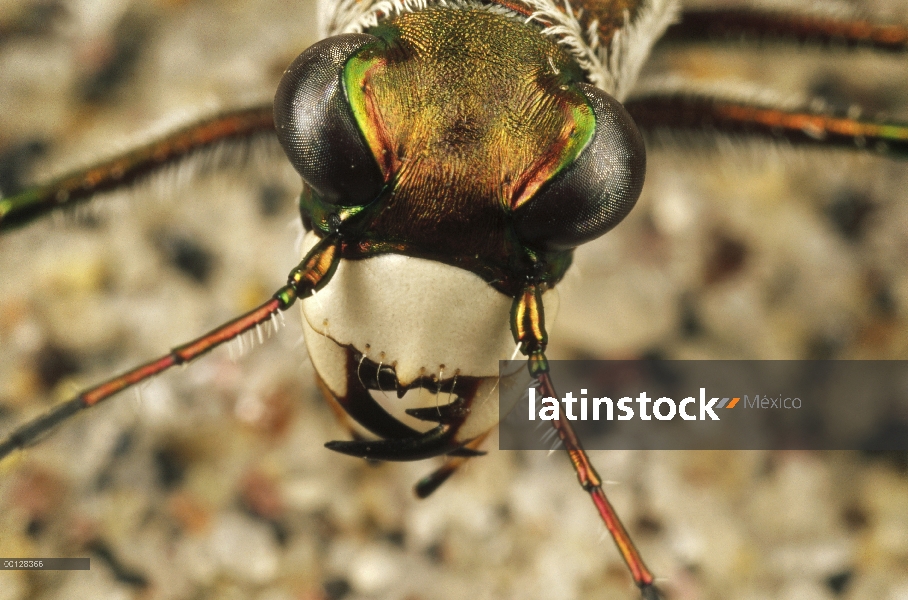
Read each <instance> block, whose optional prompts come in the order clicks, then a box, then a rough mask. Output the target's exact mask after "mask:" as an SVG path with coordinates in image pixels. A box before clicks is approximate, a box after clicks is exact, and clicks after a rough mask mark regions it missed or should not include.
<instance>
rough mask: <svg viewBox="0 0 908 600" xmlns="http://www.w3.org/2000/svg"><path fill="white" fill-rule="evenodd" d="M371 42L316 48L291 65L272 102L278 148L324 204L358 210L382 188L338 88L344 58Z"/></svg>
mask: <svg viewBox="0 0 908 600" xmlns="http://www.w3.org/2000/svg"><path fill="white" fill-rule="evenodd" d="M377 40H378V38H376V37H374V36H371V35H367V34H362V33H351V34H346V35H338V36H335V37H331V38H328V39H326V40H322V41H321V42H318V43H317V44H315V45H313V46H311V47H309V49H308V50H306V51H305V52H303V53H302V54H300V55H299V56H298V57H297V58H296V60H294V61H293V64H291V65H290V67H289V68H288V69H287V71H286V72H285V73H284V76H283V78H282V79H281V83H280V85H278V88H277V94H275V96H274V124H275V129H277V137H278V139H279V140H280V142H281V146H283V148H284V152H285V153H286V154H287V157H288V158H289V159H290V162H291V163H292V164H293V167H294V168H295V169H296V170H297V172H299V174H300V175H302V177H303V179H304V180H305V181H306V183H308V184H309V185H310V186H311V187H312V188H313V189H314V190H315V191H316V193H318V195H319V196H320V198H321V199H322V200H323V201H325V202H330V203H332V204H337V205H340V206H362V205H364V204H367V203H369V202H370V201H371V200H373V199H374V198H375V197H376V196H377V195H378V193H379V191H380V190H381V188H382V186H383V185H384V180H383V178H382V174H381V171H380V170H379V168H378V164H377V163H376V162H375V158H374V157H373V156H372V152H371V151H370V150H369V147H368V146H367V145H366V140H365V139H364V138H363V135H362V133H361V132H360V130H359V127H358V126H357V124H356V120H355V119H354V118H353V112H352V111H351V110H350V105H349V104H348V102H347V97H346V94H345V93H344V86H343V84H342V83H341V77H342V73H343V70H344V65H345V64H346V63H347V61H348V60H349V59H350V57H351V56H353V54H355V53H356V51H357V50H359V49H360V48H362V47H363V46H364V45H366V44H371V43H373V42H376V41H377Z"/></svg>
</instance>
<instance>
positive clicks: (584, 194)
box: [514, 84, 646, 250]
mask: <svg viewBox="0 0 908 600" xmlns="http://www.w3.org/2000/svg"><path fill="white" fill-rule="evenodd" d="M578 87H579V88H580V90H581V91H582V92H583V94H584V95H585V96H586V98H587V100H588V101H589V103H590V106H591V107H592V109H593V113H594V114H595V117H596V131H595V133H594V135H593V138H592V139H591V140H590V142H589V143H588V144H587V146H586V148H584V149H583V151H582V152H581V153H580V155H579V156H578V157H577V158H576V160H574V163H573V164H572V165H570V166H569V167H567V168H565V169H564V170H563V171H561V172H560V173H558V174H557V175H556V176H555V178H554V179H552V180H551V181H549V182H548V183H547V184H545V185H544V186H543V187H542V188H540V190H539V191H538V192H537V193H536V194H535V195H534V196H533V197H532V198H530V199H529V200H528V201H527V202H526V203H525V204H523V205H522V206H520V207H518V208H517V209H516V210H515V211H514V228H515V230H516V231H517V234H518V235H519V236H520V239H522V240H523V241H524V242H525V243H527V244H529V245H531V246H535V247H537V248H542V249H545V250H566V249H568V248H574V247H576V246H579V245H580V244H583V243H585V242H588V241H590V240H592V239H595V238H597V237H599V236H600V235H602V234H603V233H605V232H607V231H608V230H609V229H611V228H612V227H614V226H615V225H617V224H618V223H620V222H621V220H622V219H623V218H624V217H626V216H627V214H628V213H629V212H630V211H631V209H632V208H633V207H634V204H635V203H636V202H637V198H638V197H639V196H640V191H641V190H642V189H643V179H644V176H645V174H646V150H645V148H644V146H643V138H642V137H641V135H640V132H639V131H638V130H637V126H636V124H635V123H634V121H633V119H631V116H630V115H629V114H628V113H627V111H626V110H624V107H623V106H622V105H621V103H620V102H618V101H617V100H615V99H614V98H612V97H611V96H609V95H608V94H606V93H605V92H603V91H602V90H599V89H598V88H595V87H593V86H591V85H587V84H578Z"/></svg>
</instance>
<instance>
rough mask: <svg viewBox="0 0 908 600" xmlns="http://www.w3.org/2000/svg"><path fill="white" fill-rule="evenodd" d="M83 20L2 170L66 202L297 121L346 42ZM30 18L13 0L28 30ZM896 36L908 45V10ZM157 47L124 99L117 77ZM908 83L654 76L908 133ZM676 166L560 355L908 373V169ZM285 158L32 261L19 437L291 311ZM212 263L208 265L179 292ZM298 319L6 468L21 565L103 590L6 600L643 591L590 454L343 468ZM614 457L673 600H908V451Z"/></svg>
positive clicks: (653, 181) (39, 583) (197, 183)
mask: <svg viewBox="0 0 908 600" xmlns="http://www.w3.org/2000/svg"><path fill="white" fill-rule="evenodd" d="M70 5H71V8H70V17H69V18H65V17H64V18H62V19H61V20H60V21H59V22H58V24H57V25H55V26H54V27H53V28H51V31H49V32H48V33H46V34H44V35H39V36H27V37H21V38H15V39H11V40H7V41H6V42H5V43H3V44H2V46H0V106H2V112H0V147H3V148H12V147H13V146H14V145H16V144H19V145H20V146H21V147H27V145H28V143H29V142H33V141H44V142H45V143H46V144H47V146H46V152H45V154H44V155H43V157H42V158H41V159H40V160H39V161H38V162H37V163H36V164H35V165H34V168H33V169H31V175H32V177H33V178H35V179H38V180H40V179H42V178H44V177H48V176H50V175H52V174H55V173H60V172H61V171H65V170H66V169H67V168H68V167H70V166H72V165H78V164H85V163H86V162H87V161H91V160H93V159H96V158H98V157H101V156H104V155H109V154H111V153H114V152H116V151H117V149H122V148H127V147H129V145H130V143H132V142H134V141H137V140H138V141H141V140H145V139H148V135H149V134H148V133H147V132H148V131H161V130H164V129H166V128H167V124H168V123H171V124H172V123H174V122H184V121H186V120H190V119H191V118H192V116H193V115H200V114H208V113H210V112H212V111H213V110H216V109H217V108H219V107H229V106H235V105H238V104H243V103H247V102H250V101H254V100H257V99H263V98H265V99H267V98H268V97H269V96H270V94H272V93H273V89H274V88H275V86H276V82H277V78H278V77H279V75H280V73H281V71H282V70H283V68H284V67H285V66H286V65H287V64H289V62H290V61H291V60H292V59H293V58H294V56H295V55H296V54H298V53H299V52H300V51H301V50H303V49H304V48H305V47H307V46H308V45H309V44H310V43H312V42H314V41H315V40H316V39H317V38H316V35H315V31H314V15H313V12H312V7H311V6H309V5H308V3H304V2H299V3H297V2H282V1H277V0H274V1H269V0H257V1H251V2H240V1H238V0H237V1H228V0H222V1H180V0H158V1H156V2H146V3H141V2H133V3H127V2H114V1H103V2H102V1H94V2H88V1H85V2H72V3H70ZM16 9H17V3H15V2H12V1H9V2H2V3H0V16H3V17H4V18H6V15H9V14H12V13H14V12H15V10H16ZM874 10H877V11H878V12H879V14H882V15H888V16H890V17H891V18H893V19H895V20H900V21H903V22H904V21H908V8H906V7H905V6H904V5H903V3H897V2H892V3H888V4H885V3H884V4H880V6H878V7H876V8H875V9H874ZM130 52H133V53H134V56H135V59H134V60H133V61H129V60H126V61H124V64H131V66H130V67H129V68H127V69H126V70H125V71H123V72H121V73H120V74H119V76H117V77H111V78H110V79H111V81H112V82H113V83H111V84H110V85H105V84H104V83H103V82H104V78H102V77H99V76H98V74H99V73H102V72H104V65H105V64H110V63H109V61H110V58H111V57H112V56H113V57H117V56H119V57H120V58H121V59H122V58H123V57H124V56H126V57H128V56H129V53H130ZM124 53H125V54H124ZM117 64H119V63H117ZM906 70H908V59H906V58H905V57H887V56H878V55H874V54H872V53H866V52H862V53H856V54H847V53H829V52H823V51H820V50H809V51H801V50H798V49H796V48H793V47H782V48H773V49H769V48H764V49H760V50H757V49H754V48H747V49H744V50H739V49H735V48H728V47H725V48H723V49H722V50H721V51H714V50H713V49H709V48H698V49H690V50H686V51H684V52H676V53H667V52H666V53H661V54H659V55H657V56H656V57H654V59H653V61H652V65H651V68H650V69H649V72H650V73H666V72H670V73H674V74H678V75H682V76H686V77H691V78H695V79H698V80H703V81H705V80H712V79H727V78H734V79H735V80H738V81H750V82H754V83H755V84H756V85H757V86H758V87H771V88H774V89H777V90H779V91H780V92H781V93H782V94H783V95H788V94H806V93H815V94H822V95H824V97H826V98H827V99H828V100H829V101H830V102H832V103H842V102H844V103H845V104H844V106H848V105H849V104H850V103H851V102H860V103H862V104H863V105H864V106H866V107H867V108H869V109H876V110H883V111H887V112H888V113H889V114H890V115H893V116H897V117H900V118H901V119H902V120H908V93H906V92H908V89H906V86H908V81H906V78H905V76H904V74H905V72H906ZM91 82H94V83H91ZM162 123H163V125H162ZM651 141H652V140H651ZM23 144H24V146H23ZM651 148H652V151H651V152H650V155H649V171H648V180H647V185H646V189H645V190H644V194H643V197H642V198H641V200H640V203H639V206H638V208H637V209H636V210H635V212H634V213H633V214H632V215H631V217H629V218H628V220H627V222H626V223H625V224H623V225H622V226H621V227H619V228H618V229H617V230H615V231H614V232H612V233H610V234H609V235H607V236H605V237H604V238H602V239H600V240H598V241H596V242H594V243H591V244H589V245H588V246H585V247H583V248H582V249H581V250H580V251H578V253H577V259H576V266H575V268H573V269H572V271H571V273H570V275H569V276H568V278H567V279H566V280H565V281H564V282H563V285H562V286H560V287H561V289H562V296H561V298H562V311H561V314H560V315H559V317H558V320H557V322H556V324H555V325H554V326H552V327H551V328H550V332H551V334H552V347H551V354H552V356H553V357H560V358H571V357H633V356H639V355H641V354H642V353H644V352H659V353H661V354H663V355H665V356H669V357H678V358H694V357H696V358H756V359H761V358H802V357H835V358H859V357H860V358H900V359H904V358H906V355H908V335H906V334H908V272H906V270H905V268H904V265H905V264H906V261H908V191H906V190H908V164H906V163H905V162H897V161H892V160H887V159H880V158H877V157H874V156H868V155H856V154H851V153H847V152H832V153H828V152H804V151H793V150H791V149H786V148H778V147H775V146H770V145H766V144H740V143H727V142H724V141H723V142H711V143H707V144H706V145H705V146H699V147H696V148H694V149H691V148H689V147H684V148H680V149H679V148H677V147H668V148H657V147H656V145H655V144H651ZM260 150H263V152H260V153H258V154H259V155H261V157H260V158H257V159H255V160H254V161H253V162H252V163H251V164H250V166H249V167H248V168H245V169H239V170H238V169H228V170H226V171H218V172H214V173H201V174H198V175H197V176H196V177H194V178H188V179H190V180H191V181H189V182H188V183H186V182H181V180H182V179H184V177H183V176H182V175H183V173H184V172H180V173H177V174H175V175H174V176H172V177H169V178H163V180H158V181H157V182H156V183H153V184H151V185H146V186H141V187H140V189H139V190H137V191H134V192H132V193H130V194H128V195H126V197H123V198H121V197H114V198H110V199H108V200H106V201H104V202H103V203H102V204H103V206H102V207H101V208H99V209H98V210H96V211H88V212H84V213H79V215H78V216H77V218H70V219H63V220H60V219H57V220H52V222H45V223H40V224H37V225H35V226H33V227H30V228H28V229H26V230H23V231H20V232H16V233H13V234H10V235H7V236H4V237H3V238H0V429H3V428H7V427H10V426H12V424H14V423H18V422H21V421H22V420H23V419H26V418H28V417H30V416H34V415H36V414H39V413H41V412H43V411H44V410H46V408H47V407H48V406H50V405H51V404H52V403H53V402H54V401H56V400H60V399H63V398H65V397H68V396H69V395H71V394H72V393H73V392H74V391H76V390H78V389H79V388H81V387H82V386H84V385H87V384H89V383H92V382H95V381H97V380H99V379H102V378H104V377H105V376H108V375H110V374H112V373H114V372H116V371H118V370H121V369H124V368H126V367H128V366H130V365H133V364H136V363H137V362H139V361H142V360H145V359H148V358H150V357H152V356H155V355H157V354H158V353H160V352H161V351H162V350H165V349H167V348H169V347H171V346H174V345H176V344H178V343H180V342H182V341H185V340H187V339H190V338H192V337H194V336H196V335H198V334H200V333H202V332H204V331H206V330H207V329H209V328H211V327H213V326H215V325H217V324H218V323H220V322H223V321H224V320H226V319H228V318H229V317H231V316H233V315H235V314H237V313H239V312H241V311H243V310H246V309H248V308H249V307H251V306H252V305H253V304H255V303H257V302H259V301H261V300H262V299H263V298H266V297H267V296H268V295H269V294H270V293H271V292H272V291H273V290H274V289H276V288H277V287H278V286H279V285H280V284H281V282H282V281H283V280H284V278H285V276H286V273H287V272H288V271H289V269H290V268H292V267H293V266H294V265H295V264H296V262H297V260H298V256H297V251H296V249H295V248H296V246H295V239H296V237H297V235H298V231H299V226H298V225H297V224H296V221H297V217H296V210H295V206H294V200H295V196H296V195H297V194H298V192H299V183H298V181H297V180H296V178H295V177H294V174H293V172H292V170H290V169H289V168H288V167H287V166H286V165H285V164H284V162H283V160H282V157H280V156H279V155H275V154H269V153H268V149H267V148H260ZM186 256H190V257H192V260H189V261H188V263H189V264H190V265H193V266H192V268H185V267H184V268H183V269H180V268H178V267H177V264H178V263H179V262H180V261H179V260H177V258H176V257H186ZM183 262H184V264H185V263H186V262H187V261H183ZM298 319H299V317H298V313H297V312H296V311H291V312H290V313H288V314H287V323H286V326H285V327H284V328H283V329H282V331H280V333H279V335H277V336H275V338H274V339H270V340H268V341H267V342H266V343H264V344H263V345H261V346H258V347H256V348H254V350H252V351H250V352H247V353H246V354H245V355H244V356H242V357H241V358H238V359H237V358H234V357H232V356H231V353H230V352H228V351H227V350H219V351H217V352H214V353H213V354H212V355H211V356H208V357H206V358H204V359H202V360H200V361H198V362H197V363H194V364H193V365H192V366H190V367H189V368H186V369H182V370H178V371H177V372H175V373H171V374H168V375H166V376H162V377H160V378H158V379H157V380H155V381H154V382H152V383H151V384H149V385H148V386H145V387H144V388H143V389H142V390H141V392H140V394H132V393H126V394H123V396H122V397H120V398H118V399H116V400H113V401H111V402H110V403H109V405H107V406H103V407H99V408H96V409H94V410H92V411H91V412H90V413H86V414H84V415H81V416H80V417H78V418H77V419H75V420H73V421H72V422H71V423H69V424H67V425H66V426H65V427H62V428H61V429H60V430H59V431H58V432H56V433H55V434H54V435H53V436H51V437H50V438H49V439H47V440H44V441H43V442H42V443H40V444H38V445H37V446H35V447H34V448H32V449H29V450H28V451H27V452H24V453H19V454H18V455H16V456H15V457H14V458H11V459H10V460H7V461H5V462H4V463H3V464H2V465H0V556H5V557H10V556H46V557H50V556H91V558H92V569H91V571H89V572H47V573H34V572H31V573H30V572H22V571H19V572H11V571H5V572H0V600H20V599H24V598H40V599H47V600H50V599H61V600H62V599H69V598H88V597H91V598H99V599H101V598H104V599H108V598H109V599H120V598H149V599H150V598H254V599H256V600H283V599H291V598H292V599H307V600H314V599H318V598H329V599H339V598H349V599H354V598H355V599H359V598H388V599H404V598H406V599H417V598H521V599H533V598H540V599H541V598H546V599H559V600H561V599H564V600H569V599H574V598H578V599H579V598H619V599H631V598H635V597H637V596H636V593H635V591H634V589H633V587H632V585H631V583H630V578H629V576H628V575H627V573H626V570H625V568H624V567H623V565H622V564H621V562H620V558H619V557H618V555H617V552H616V551H615V549H614V548H613V546H612V544H611V542H610V541H609V540H608V539H607V538H605V537H604V535H603V531H604V529H603V527H602V526H601V524H600V523H599V522H598V520H597V516H596V514H595V512H594V510H593V508H592V506H591V505H590V502H589V500H588V499H587V498H586V496H585V494H583V493H582V492H581V491H580V490H579V489H578V488H577V486H576V482H575V479H574V476H573V474H572V471H571V469H570V467H569V466H568V463H567V461H566V459H565V457H564V456H562V455H561V454H560V453H558V454H554V455H551V456H549V455H547V453H545V452H526V453H516V452H499V451H497V450H496V449H495V446H496V444H495V440H494V439H491V440H490V441H489V443H488V448H489V449H490V453H489V455H488V456H487V457H485V458H482V459H480V460H475V461H473V462H472V463H471V464H470V465H469V466H468V467H467V468H465V469H464V470H463V472H462V473H460V474H458V475H457V476H456V477H454V478H453V479H452V480H451V481H450V482H448V483H447V484H445V486H443V487H442V488H441V490H440V491H439V492H438V493H437V494H436V495H435V496H434V497H432V498H431V499H429V500H426V501H418V500H416V499H415V498H414V497H413V495H412V493H411V486H412V484H413V483H414V482H415V481H416V480H417V479H418V478H419V477H420V476H421V475H423V474H425V473H427V472H428V471H430V470H431V469H432V468H433V467H434V465H435V463H431V464H430V463H428V462H427V463H415V464H389V465H380V466H369V465H367V464H364V463H363V462H361V461H358V460H354V459H351V458H347V457H342V456H339V455H335V454H332V453H331V452H329V451H327V450H325V449H324V448H323V444H324V443H325V442H326V441H329V440H332V439H341V438H342V437H343V432H342V431H341V430H340V428H339V427H337V425H336V424H335V423H334V421H333V417H332V415H331V414H330V411H329V410H327V409H326V408H325V407H324V405H323V404H322V403H321V401H320V399H319V397H318V394H317V390H316V389H315V386H314V383H313V376H312V371H311V367H310V365H309V364H308V361H307V359H306V353H305V350H304V349H303V348H302V347H301V346H300V342H299V340H300V326H299V321H298ZM234 349H235V350H236V348H234ZM593 460H594V462H595V464H596V465H597V466H598V467H599V469H600V471H601V473H602V475H603V477H604V478H605V479H607V480H608V481H609V482H610V483H609V485H608V486H607V492H608V493H609V495H610V496H611V497H612V498H613V501H614V504H615V505H616V507H617V508H618V510H619V512H620V513H621V515H622V516H623V518H624V520H625V522H626V523H627V524H628V527H629V529H630V531H631V533H632V534H633V535H634V537H635V539H636V540H637V542H638V544H639V545H640V547H641V550H642V552H643V553H644V556H645V557H646V558H647V561H648V563H649V565H650V566H651V568H652V569H653V571H654V572H656V573H657V574H658V576H659V577H660V582H661V584H662V586H663V587H664V588H665V590H666V592H667V593H666V595H667V597H668V598H671V599H674V600H681V599H694V598H702V599H719V598H721V599H741V600H751V599H756V598H779V599H792V600H794V599H798V600H802V599H803V600H813V599H817V600H820V599H831V598H847V599H864V598H867V599H880V600H904V599H906V598H908V475H906V466H905V462H906V461H905V456H904V455H901V456H894V457H868V456H865V455H861V454H858V453H847V452H829V453H811V452H798V453H794V452H788V453H783V452H769V451H754V452H688V453H681V452H617V451H616V452H597V453H594V454H593Z"/></svg>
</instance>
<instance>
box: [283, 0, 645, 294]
mask: <svg viewBox="0 0 908 600" xmlns="http://www.w3.org/2000/svg"><path fill="white" fill-rule="evenodd" d="M275 122H276V124H277V127H278V135H279V137H280V139H281V143H282V144H283V146H284V149H285V151H286V152H287V154H288V156H289V157H290V159H291V161H292V162H293V164H294V166H295V167H296V169H297V170H298V171H299V172H300V174H301V175H302V176H303V179H304V181H305V182H306V186H305V190H304V192H303V195H302V198H301V210H302V212H303V217H304V220H306V221H307V222H308V223H309V224H311V226H312V227H314V228H316V229H318V230H321V231H323V232H326V233H327V232H329V231H331V230H332V229H336V228H338V227H339V228H340V230H341V232H342V233H343V234H344V236H345V238H346V239H347V240H348V242H349V243H348V244H346V246H347V247H348V250H346V251H345V254H347V255H348V257H353V255H359V256H366V255H370V254H374V253H376V252H388V251H391V252H401V253H405V254H410V255H414V256H420V257H425V258H433V259H436V260H442V261H444V262H447V263H451V264H456V265H458V266H462V267H464V268H468V269H471V270H473V271H475V272H477V273H479V274H480V275H482V276H483V277H485V278H486V279H487V280H490V281H492V280H497V281H498V282H499V283H498V284H497V285H498V287H500V288H502V289H503V290H505V291H509V292H512V293H513V290H516V289H518V288H519V286H520V282H521V281H525V280H526V278H527V277H534V278H536V279H540V280H545V281H549V282H554V281H556V280H557V279H559V278H560V277H561V275H562V274H563V272H564V270H565V269H566V268H567V265H568V264H569V260H570V249H571V248H573V247H575V246H577V245H579V244H580V243H583V242H585V241H588V240H589V239H592V238H594V237H597V236H598V235H601V234H602V233H604V232H605V231H606V230H608V229H610V228H611V227H612V226H614V225H615V224H617V222H618V221H620V220H621V218H623V217H624V215H626V214H627V212H628V211H629V210H630V208H631V207H632V206H633V204H634V202H635V201H636V199H637V196H638V195H639V192H640V188H641V187H642V183H643V174H644V171H645V153H644V150H643V143H642V141H641V139H640V135H639V133H638V132H637V130H636V127H634V125H633V122H632V121H631V120H630V117H629V116H628V115H627V113H626V112H624V109H623V108H622V107H621V105H620V104H618V103H617V101H615V100H614V99H612V98H611V97H609V96H607V95H606V94H604V93H603V92H601V91H599V90H597V89H595V88H593V87H592V86H589V85H587V84H585V83H584V82H583V74H582V72H581V71H580V70H579V69H578V68H577V67H576V65H575V64H574V62H573V61H572V59H571V58H570V57H569V56H568V55H567V53H565V52H563V51H562V50H561V48H559V47H558V45H557V44H556V43H555V42H554V41H553V40H552V39H550V38H549V37H547V36H545V35H543V34H542V33H541V32H540V31H539V30H537V29H534V28H532V27H531V26H529V25H527V24H525V23H524V22H523V20H522V19H518V18H515V17H513V16H511V15H510V14H507V13H506V12H504V11H503V10H502V9H500V8H489V7H478V6H477V7H470V8H435V9H427V10H423V11H420V12H416V13H404V14H402V15H400V16H398V17H396V18H394V19H390V20H388V21H386V22H384V23H382V24H381V25H380V26H379V27H376V28H374V29H372V30H370V31H369V33H368V34H349V35H343V36H337V37H334V38H329V39H328V40H325V41H323V42H320V43H319V44H316V45H315V46H313V47H312V48H310V49H309V50H307V51H306V52H305V53H304V54H302V55H301V56H300V57H299V58H298V59H297V60H296V61H295V62H294V64H293V65H291V67H290V68H289V69H288V70H287V73H286V74H285V76H284V79H283V81H282V82H281V86H280V88H279V89H278V93H277V96H276V99H275Z"/></svg>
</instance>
